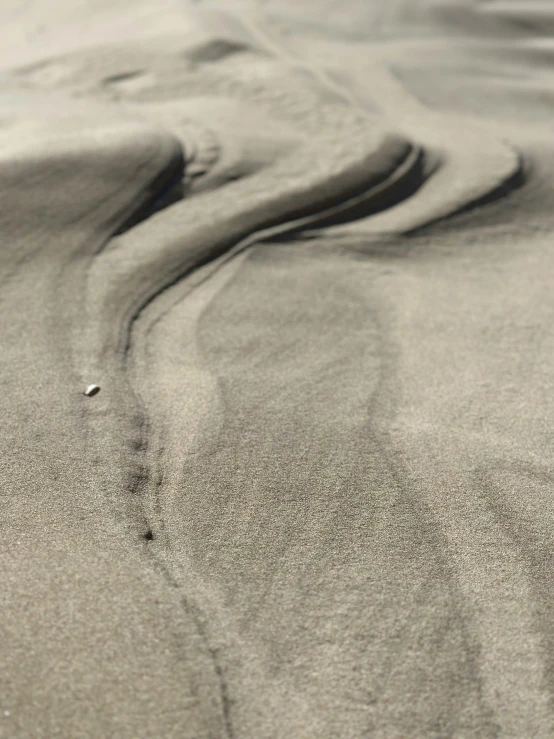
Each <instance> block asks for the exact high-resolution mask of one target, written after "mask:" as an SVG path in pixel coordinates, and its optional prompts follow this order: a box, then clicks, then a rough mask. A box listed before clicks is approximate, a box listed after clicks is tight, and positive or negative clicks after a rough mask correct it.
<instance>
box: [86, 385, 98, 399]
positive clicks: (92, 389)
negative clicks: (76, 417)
mask: <svg viewBox="0 0 554 739" xmlns="http://www.w3.org/2000/svg"><path fill="white" fill-rule="evenodd" d="M99 392H100V385H89V386H88V387H87V389H86V390H85V395H87V396H88V397H89V398H92V396H93V395H96V393H99Z"/></svg>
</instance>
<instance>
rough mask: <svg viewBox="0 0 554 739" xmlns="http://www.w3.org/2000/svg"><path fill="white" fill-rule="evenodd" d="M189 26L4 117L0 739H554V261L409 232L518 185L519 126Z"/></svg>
mask: <svg viewBox="0 0 554 739" xmlns="http://www.w3.org/2000/svg"><path fill="white" fill-rule="evenodd" d="M427 5H428V4H422V10H421V14H422V16H423V15H425V13H424V9H425V8H426V6H427ZM438 5H440V4H438ZM442 5H443V6H445V8H446V6H447V5H449V4H448V3H443V4H442ZM450 5H452V6H453V7H454V9H455V4H453V3H450ZM500 5H502V6H507V5H508V3H502V4H500V3H487V4H483V12H485V11H486V12H487V14H488V16H491V15H494V14H495V13H496V14H497V15H504V16H505V15H506V12H505V11H504V10H503V9H502V8H500V7H496V6H500ZM435 6H437V4H436V3H435V4H431V5H430V10H429V15H430V16H432V15H433V13H434V12H435V10H436V8H435V10H434V9H433V8H434V7H435ZM485 6H490V7H489V8H488V10H487V8H486V7H485ZM493 6H495V7H493ZM168 8H169V5H168V6H167V8H166V7H165V6H164V11H163V13H161V14H160V16H159V17H158V20H157V21H156V23H157V24H159V23H161V21H160V20H159V18H161V17H164V13H167V14H168V17H170V18H172V19H173V18H174V17H175V16H174V14H173V11H172V10H170V9H168ZM123 10H124V8H123V6H121V8H120V9H119V12H121V13H122V14H123V15H124V13H123ZM446 10H447V9H446ZM154 11H155V9H154V8H150V7H149V6H148V3H141V4H140V14H139V15H140V16H141V17H146V18H150V17H154V16H155V12H154ZM87 12H88V10H87V7H86V3H83V5H82V7H79V10H78V11H77V12H76V14H74V15H73V16H72V14H71V13H67V14H66V15H67V17H65V16H64V19H63V23H67V24H69V25H70V26H71V24H72V23H75V22H76V20H77V21H78V25H83V18H85V17H86V14H87ZM110 12H113V11H112V10H110V9H109V8H102V9H101V12H99V13H96V12H95V13H93V14H92V16H91V17H92V21H91V30H90V38H91V39H93V40H94V41H95V43H96V42H97V41H101V40H102V24H101V23H100V22H99V20H98V18H99V17H100V16H103V14H105V17H106V18H108V19H109V17H110ZM437 12H438V11H437ZM464 13H465V14H466V16H467V15H468V14H467V12H466V11H464ZM131 15H132V13H131ZM439 15H440V13H439ZM445 15H446V16H448V17H449V18H450V20H449V22H452V15H449V13H448V12H446V13H445ZM474 16H475V13H474V14H473V16H471V17H472V18H473V17H474ZM156 17H157V16H156ZM201 17H203V18H204V20H203V21H202V22H203V23H204V27H203V30H201V29H199V28H198V27H197V26H195V25H194V24H193V23H192V22H189V21H187V22H186V23H183V26H186V27H187V28H188V29H189V31H188V35H187V34H183V36H182V37H181V36H180V35H179V34H170V33H168V34H167V36H166V35H165V34H164V35H163V37H162V38H161V39H160V38H155V36H156V29H158V30H159V28H160V26H159V25H156V26H155V27H154V29H153V33H152V34H151V36H152V37H151V38H146V37H145V38H141V40H140V41H135V40H134V39H133V30H132V29H134V28H135V24H134V23H133V22H131V20H129V22H128V23H127V22H126V21H124V20H123V21H122V22H121V24H120V26H119V27H120V28H121V29H127V30H126V31H125V32H123V31H121V33H122V34H123V33H124V35H125V38H126V40H125V42H124V43H123V41H122V42H121V43H120V44H118V43H115V40H114V37H113V34H109V35H108V36H111V38H108V36H106V37H105V38H106V39H108V40H109V41H110V43H106V44H105V45H104V46H102V47H98V48H95V47H94V45H93V44H92V43H91V44H90V48H89V49H88V50H82V51H78V52H74V51H73V52H72V53H70V54H65V55H62V56H58V57H56V58H55V59H51V60H47V61H44V60H40V61H38V62H37V61H36V59H35V60H34V61H33V63H32V64H30V63H29V64H27V65H26V66H25V67H20V68H19V69H18V70H17V71H14V72H11V73H10V74H9V75H7V74H6V75H5V77H4V79H3V82H2V86H3V100H4V101H5V104H4V106H3V107H4V111H5V113H4V114H3V115H2V123H1V126H0V202H1V204H2V208H1V216H0V223H1V224H2V233H3V246H2V249H1V250H0V263H1V264H2V275H1V276H0V285H1V293H0V300H1V301H2V307H3V311H2V313H1V314H0V315H1V317H0V336H1V337H2V350H3V357H4V360H5V361H4V363H3V370H2V379H3V384H4V393H3V397H2V417H3V418H4V419H7V421H8V423H9V428H8V427H7V426H6V427H5V429H4V432H3V434H2V436H1V442H0V443H1V449H2V455H1V459H2V467H1V470H2V472H1V479H2V482H3V484H4V486H5V491H6V493H5V495H3V498H2V500H3V501H5V503H4V502H3V522H4V523H6V526H5V535H4V536H3V540H2V565H3V571H4V576H5V579H6V582H7V583H8V589H7V598H6V602H5V608H4V610H3V616H2V626H3V633H4V634H5V637H4V645H5V647H4V649H3V664H4V666H5V667H4V671H3V673H2V675H0V708H2V709H3V710H4V706H5V707H6V709H5V710H7V711H8V714H9V715H6V716H5V719H6V721H8V719H9V722H10V723H6V726H9V727H10V730H11V729H13V731H12V735H14V736H22V737H32V736H72V737H73V736H108V735H109V736H118V737H119V736H120V737H142V736H144V737H149V736H168V737H169V736H179V737H183V736H185V737H189V736H190V737H194V738H195V739H197V738H198V737H220V736H228V737H233V736H235V737H239V736H240V737H260V738H261V737H291V736H294V737H315V736H317V737H335V736H353V737H358V736H359V737H361V736H366V735H368V734H371V735H372V736H382V737H389V736H437V737H438V736H473V735H482V736H506V737H509V736H514V737H515V736H518V737H519V736H525V735H532V736H537V737H542V736H544V737H546V736H549V735H550V732H551V707H550V690H549V682H548V680H549V678H548V669H549V657H548V654H547V652H548V645H549V644H550V640H551V637H550V633H551V632H552V629H551V626H550V622H549V621H548V616H547V615H545V614H547V613H548V609H549V606H550V605H551V603H550V600H549V595H548V592H547V591H548V588H547V586H546V585H545V581H544V573H543V574H542V575H541V568H542V567H543V563H544V561H545V559H544V558H545V557H547V556H548V547H549V542H550V535H549V533H548V531H549V529H548V526H545V525H541V526H540V527H539V528H540V532H539V533H540V536H538V535H537V524H536V519H537V517H540V514H541V511H544V510H545V507H544V506H543V505H542V504H540V500H541V499H542V498H544V499H545V500H546V501H548V494H547V492H545V488H548V485H549V465H548V456H547V455H548V439H549V431H550V425H549V422H548V418H549V417H551V416H549V414H551V408H550V405H551V402H550V401H549V396H548V392H547V388H548V387H549V385H548V382H549V381H548V367H549V362H550V356H551V355H550V350H551V347H550V343H551V342H549V339H548V338H547V332H546V327H548V326H549V325H550V324H551V318H552V312H553V311H552V307H551V299H550V297H549V296H550V291H549V289H548V285H547V284H546V283H545V282H544V279H543V275H544V274H545V273H548V268H549V266H551V265H550V261H551V258H550V256H549V254H550V251H551V250H550V249H549V246H548V243H545V242H543V241H540V240H536V241H534V242H533V243H532V244H530V245H529V244H526V249H525V250H523V249H520V248H519V247H520V246H521V244H519V245H518V244H517V242H516V245H515V246H511V247H509V248H506V247H505V244H503V243H498V240H497V241H494V239H493V243H491V244H487V245H486V248H483V250H482V252H480V253H479V254H476V250H475V249H473V250H470V251H471V254H470V256H466V255H465V253H462V250H459V249H455V250H453V251H455V256H453V257H452V256H451V254H450V253H449V251H448V249H445V248H444V247H443V245H442V243H441V242H440V231H439V232H438V233H439V237H437V238H435V240H434V239H433V235H432V232H431V231H429V232H428V231H426V230H425V227H426V226H427V225H428V224H431V223H436V222H439V221H443V220H444V219H445V218H447V217H449V216H450V215H452V214H454V213H458V212H459V211H461V210H464V209H468V208H473V207H475V206H476V205H482V204H486V203H487V202H489V201H492V200H493V199H495V198H502V196H503V195H504V194H508V193H510V192H511V191H512V190H513V189H514V188H516V187H517V186H519V185H520V184H522V182H523V179H524V176H523V167H522V157H521V155H520V154H518V153H517V151H516V147H514V146H513V145H512V144H510V143H508V141H509V140H510V137H509V135H508V131H509V127H506V128H505V129H502V127H499V126H493V125H489V124H487V123H483V122H482V121H477V120H476V119H475V118H474V117H472V118H469V117H465V118H464V119H461V118H460V117H457V116H454V115H452V114H451V113H450V114H449V113H445V112H443V111H438V110H436V111H430V110H429V109H428V108H427V107H426V106H424V105H423V104H422V103H420V102H418V101H417V100H416V99H415V98H414V96H413V95H411V94H409V93H408V91H407V90H406V89H405V87H403V86H402V85H401V84H400V83H399V81H398V79H397V78H396V77H395V75H394V73H392V72H391V71H390V70H389V65H391V64H392V62H391V60H392V59H393V58H394V54H395V51H394V49H393V48H391V49H389V50H388V51H387V50H386V49H379V50H377V51H375V49H373V50H372V49H371V48H364V49H362V48H359V47H354V46H353V45H350V46H349V47H346V46H345V45H344V44H340V43H336V44H330V43H329V41H328V40H325V41H324V40H319V41H316V40H312V41H311V42H310V44H309V45H306V47H305V48H303V46H302V45H299V44H298V39H296V40H295V38H294V34H291V35H290V36H289V39H288V40H287V41H286V42H285V41H280V40H278V39H276V38H275V36H274V35H272V34H273V31H272V32H271V33H270V31H269V30H268V28H270V26H269V25H268V24H266V22H265V20H264V18H263V17H262V18H258V17H256V15H255V14H254V13H251V14H250V15H247V16H245V17H242V16H239V15H238V14H236V15H235V16H234V17H231V18H230V17H229V15H226V14H225V13H216V14H214V13H212V14H211V15H209V14H206V15H203V14H201ZM379 17H380V21H379V23H380V28H381V29H385V28H387V29H389V30H394V29H395V18H405V22H406V23H408V22H409V19H410V17H412V16H411V15H410V13H408V12H407V5H406V4H405V3H404V4H402V3H397V4H395V5H394V7H391V8H390V9H388V10H387V12H386V13H382V14H381V15H380V16H379ZM489 20H490V19H489ZM98 23H100V25H97V26H96V25H95V24H98ZM107 25H109V22H108V23H107ZM400 26H401V23H400V24H399V27H400ZM487 27H488V28H494V24H493V23H492V22H491V25H488V26H487ZM210 28H211V29H212V30H210ZM129 29H131V30H129ZM191 29H192V30H191ZM214 29H215V30H214ZM167 30H168V31H170V30H173V29H171V28H169V27H168V28H167ZM140 35H141V36H147V35H148V34H143V33H142V32H141V34H140ZM49 43H50V44H52V43H53V42H52V41H51V40H50V41H49ZM47 45H48V44H47ZM68 46H75V44H69V45H68ZM285 49H286V50H285ZM25 56H28V57H29V58H30V57H31V56H32V54H31V53H30V51H29V50H27V52H25V53H22V54H21V58H24V57H25ZM35 56H37V55H35ZM16 93H17V94H16ZM505 134H506V135H505ZM537 141H538V144H537V146H539V145H540V144H541V140H539V139H537ZM518 143H519V142H518ZM541 177H543V179H544V178H545V177H546V175H544V174H542V175H541ZM545 181H546V179H545ZM541 192H542V191H541ZM518 195H519V193H518V194H515V193H514V196H513V197H514V202H516V203H517V202H521V200H518V199H517V196H518ZM541 202H546V201H544V198H543V201H541ZM487 212H488V211H487V209H483V210H482V212H481V218H482V221H481V222H482V223H483V222H484V223H486V219H487V215H486V213H487ZM483 214H484V215H483ZM305 232H310V233H311V234H312V237H313V241H312V242H311V245H310V246H309V248H305V249H304V248H303V246H302V245H301V244H299V243H293V244H292V245H290V244H285V245H283V241H284V240H285V237H287V238H288V239H289V240H292V241H293V242H294V240H295V238H296V237H299V236H301V235H302V234H303V233H305ZM415 233H417V234H419V235H420V236H421V240H420V241H418V238H416V239H415V240H412V241H411V242H410V243H411V244H412V245H413V244H414V243H415V244H416V246H417V245H418V244H420V245H423V246H422V248H421V254H420V255H418V254H414V252H413V251H412V252H409V255H410V257H411V258H410V259H404V258H402V257H407V256H408V251H407V242H406V240H404V239H403V238H396V237H398V236H400V235H403V234H415ZM385 234H386V235H387V236H388V241H385V240H384V239H382V236H383V235H385ZM346 235H347V236H348V237H349V239H351V240H352V243H357V244H358V246H359V249H358V252H357V253H354V252H346V251H343V250H342V249H341V248H340V247H341V244H342V243H344V242H343V241H342V240H341V239H339V238H338V236H341V237H342V236H346ZM335 239H336V241H335ZM426 239H428V240H429V241H428V242H427V241H426ZM462 239H463V237H462V238H461V239H460V241H461V240H462ZM370 241H371V242H372V243H377V242H382V244H381V246H382V248H381V254H380V256H379V258H372V256H371V255H372V251H371V247H370V246H369V242H370ZM468 241H469V246H471V239H468ZM458 245H459V244H458ZM389 246H390V250H389V252H388V253H389V254H390V256H389V257H387V249H388V247H389ZM462 246H468V244H467V243H466V244H462ZM424 247H425V248H424ZM410 248H413V247H410ZM364 253H365V256H364V257H362V256H360V254H364ZM460 275H461V276H462V277H463V278H464V279H460ZM483 275H484V276H485V277H483ZM531 288H532V289H531ZM530 295H533V296H534V297H532V298H531V297H530ZM493 329H494V330H493ZM508 329H509V330H508ZM510 332H511V333H510ZM518 347H519V348H521V347H523V352H522V354H521V356H520V353H519V351H518ZM527 357H533V360H532V361H531V360H527V359H526V358H527ZM91 382H97V383H98V384H99V385H100V386H101V392H100V393H99V394H98V395H96V396H95V397H94V398H86V397H84V396H83V395H82V394H81V393H82V390H84V388H85V387H86V386H87V385H88V384H89V383H91ZM495 383H496V386H497V389H498V399H495V397H496V396H495V395H494V392H493V391H492V390H491V387H492V388H494V386H495ZM529 388H531V389H529ZM538 407H540V408H541V409H542V410H541V416H540V421H537V412H536V409H537V408H538ZM507 460H510V463H508V462H507ZM522 466H523V467H525V474H524V475H523V477H522V473H521V468H522ZM522 486H524V488H523V489H524V490H525V491H526V493H527V495H528V496H529V497H528V498H525V502H522V500H523V498H522V496H521V489H522ZM491 491H495V492H493V493H492V494H491ZM541 496H542V498H541ZM546 510H548V511H550V508H549V507H548V505H547V506H546ZM514 512H515V513H514ZM516 514H517V515H516ZM541 578H542V579H541ZM37 602H40V603H41V604H42V609H41V612H39V610H38V609H37V608H36V603H37ZM514 655H515V657H514ZM4 657H5V658H4ZM31 705H32V706H33V710H32V711H31V710H30V709H29V706H31ZM8 709H9V710H8ZM8 735H9V734H8Z"/></svg>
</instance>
